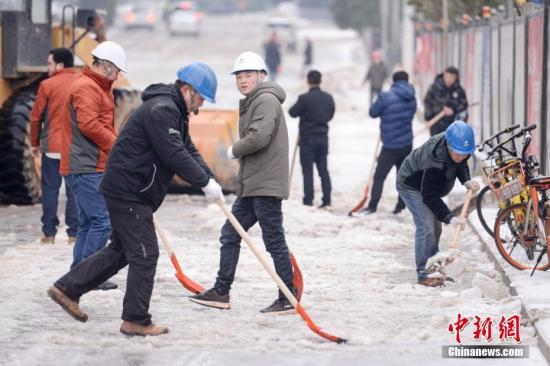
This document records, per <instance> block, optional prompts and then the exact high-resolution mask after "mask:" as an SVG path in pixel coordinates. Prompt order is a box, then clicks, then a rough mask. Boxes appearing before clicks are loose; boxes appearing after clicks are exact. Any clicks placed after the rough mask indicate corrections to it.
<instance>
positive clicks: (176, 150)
mask: <svg viewBox="0 0 550 366" xmlns="http://www.w3.org/2000/svg"><path fill="white" fill-rule="evenodd" d="M142 99H143V103H142V104H141V105H140V106H139V107H138V109H137V110H136V111H135V112H134V113H133V114H132V115H131V116H130V118H129V119H128V122H127V123H126V124H125V125H124V127H123V128H122V130H121V131H120V135H119V137H118V139H117V141H116V143H115V146H114V147H113V151H112V152H111V155H110V156H109V160H108V161H107V167H106V169H105V173H104V174H103V179H102V181H101V184H100V187H99V189H100V192H101V193H103V194H104V195H105V196H107V197H111V198H114V199H119V200H125V201H137V202H143V203H145V204H147V205H149V206H150V207H151V208H152V209H153V210H156V209H157V208H158V207H159V206H160V204H161V203H162V201H163V200H164V197H165V196H166V193H167V191H168V185H169V183H170V180H171V179H172V177H173V176H174V174H177V175H178V176H179V177H181V178H182V179H184V180H186V181H187V182H189V183H190V184H192V185H193V186H195V187H204V186H205V185H206V184H207V183H208V179H209V178H210V177H213V174H212V172H211V171H210V169H209V168H208V166H207V165H206V163H205V162H204V160H203V159H202V157H201V156H200V154H199V153H198V151H197V149H196V148H195V145H194V144H193V141H191V136H189V119H188V112H187V108H186V106H185V102H184V100H183V96H182V94H181V92H180V90H179V89H178V88H177V87H176V86H174V85H165V84H153V85H150V86H149V87H147V89H145V90H144V91H143V94H142Z"/></svg>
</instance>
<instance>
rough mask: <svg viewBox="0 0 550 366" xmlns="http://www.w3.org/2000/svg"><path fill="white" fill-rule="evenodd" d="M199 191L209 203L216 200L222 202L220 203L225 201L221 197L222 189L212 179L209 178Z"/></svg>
mask: <svg viewBox="0 0 550 366" xmlns="http://www.w3.org/2000/svg"><path fill="white" fill-rule="evenodd" d="M201 189H202V191H203V192H204V195H205V196H206V199H208V200H210V201H215V200H217V199H220V200H222V202H223V201H225V199H224V197H223V192H222V187H221V186H220V185H219V184H218V183H217V182H216V181H215V180H214V178H210V179H209V180H208V184H207V185H205V186H204V187H202V188H201Z"/></svg>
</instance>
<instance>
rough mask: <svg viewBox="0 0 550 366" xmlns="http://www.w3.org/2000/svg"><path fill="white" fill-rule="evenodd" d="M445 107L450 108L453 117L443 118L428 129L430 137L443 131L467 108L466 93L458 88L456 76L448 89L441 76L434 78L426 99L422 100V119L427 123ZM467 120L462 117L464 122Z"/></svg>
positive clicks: (458, 82) (458, 81)
mask: <svg viewBox="0 0 550 366" xmlns="http://www.w3.org/2000/svg"><path fill="white" fill-rule="evenodd" d="M445 106H447V107H449V108H451V109H452V110H453V112H454V115H452V116H445V117H443V118H442V119H440V120H439V122H437V123H436V124H434V125H433V126H432V127H431V129H430V133H431V134H432V135H435V134H438V133H440V132H443V131H445V130H446V129H447V127H449V125H450V124H451V123H453V122H454V120H455V116H456V115H457V114H459V113H461V112H463V111H465V110H467V108H468V100H467V98H466V92H465V91H464V89H463V88H462V86H460V80H459V78H458V76H457V78H456V81H455V82H454V83H453V84H452V85H451V86H449V87H447V85H445V81H444V79H443V74H439V75H437V76H436V77H435V80H434V83H433V84H432V85H431V86H430V89H429V90H428V93H427V94H426V98H424V119H425V120H426V121H429V120H430V119H432V118H434V117H435V116H436V115H437V114H438V113H439V112H441V110H443V107H445ZM467 119H468V118H467V116H465V117H463V120H464V121H465V122H467Z"/></svg>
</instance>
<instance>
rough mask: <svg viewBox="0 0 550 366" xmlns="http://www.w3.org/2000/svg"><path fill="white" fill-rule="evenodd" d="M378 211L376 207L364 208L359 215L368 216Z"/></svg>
mask: <svg viewBox="0 0 550 366" xmlns="http://www.w3.org/2000/svg"><path fill="white" fill-rule="evenodd" d="M375 212H376V209H375V208H368V207H367V208H364V209H362V210H361V211H359V212H357V215H359V216H368V215H371V214H373V213H375Z"/></svg>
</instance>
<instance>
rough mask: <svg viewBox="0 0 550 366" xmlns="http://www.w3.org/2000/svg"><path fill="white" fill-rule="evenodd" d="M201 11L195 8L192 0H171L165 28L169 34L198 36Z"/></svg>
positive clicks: (201, 16)
mask: <svg viewBox="0 0 550 366" xmlns="http://www.w3.org/2000/svg"><path fill="white" fill-rule="evenodd" d="M202 18H203V13H202V12H201V11H199V10H198V9H197V4H196V3H195V2H194V1H176V2H172V9H171V10H170V13H169V14H168V16H167V24H166V26H167V29H168V33H170V35H171V36H174V35H176V34H190V35H193V36H195V37H198V36H199V34H200V32H201V23H202Z"/></svg>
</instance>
